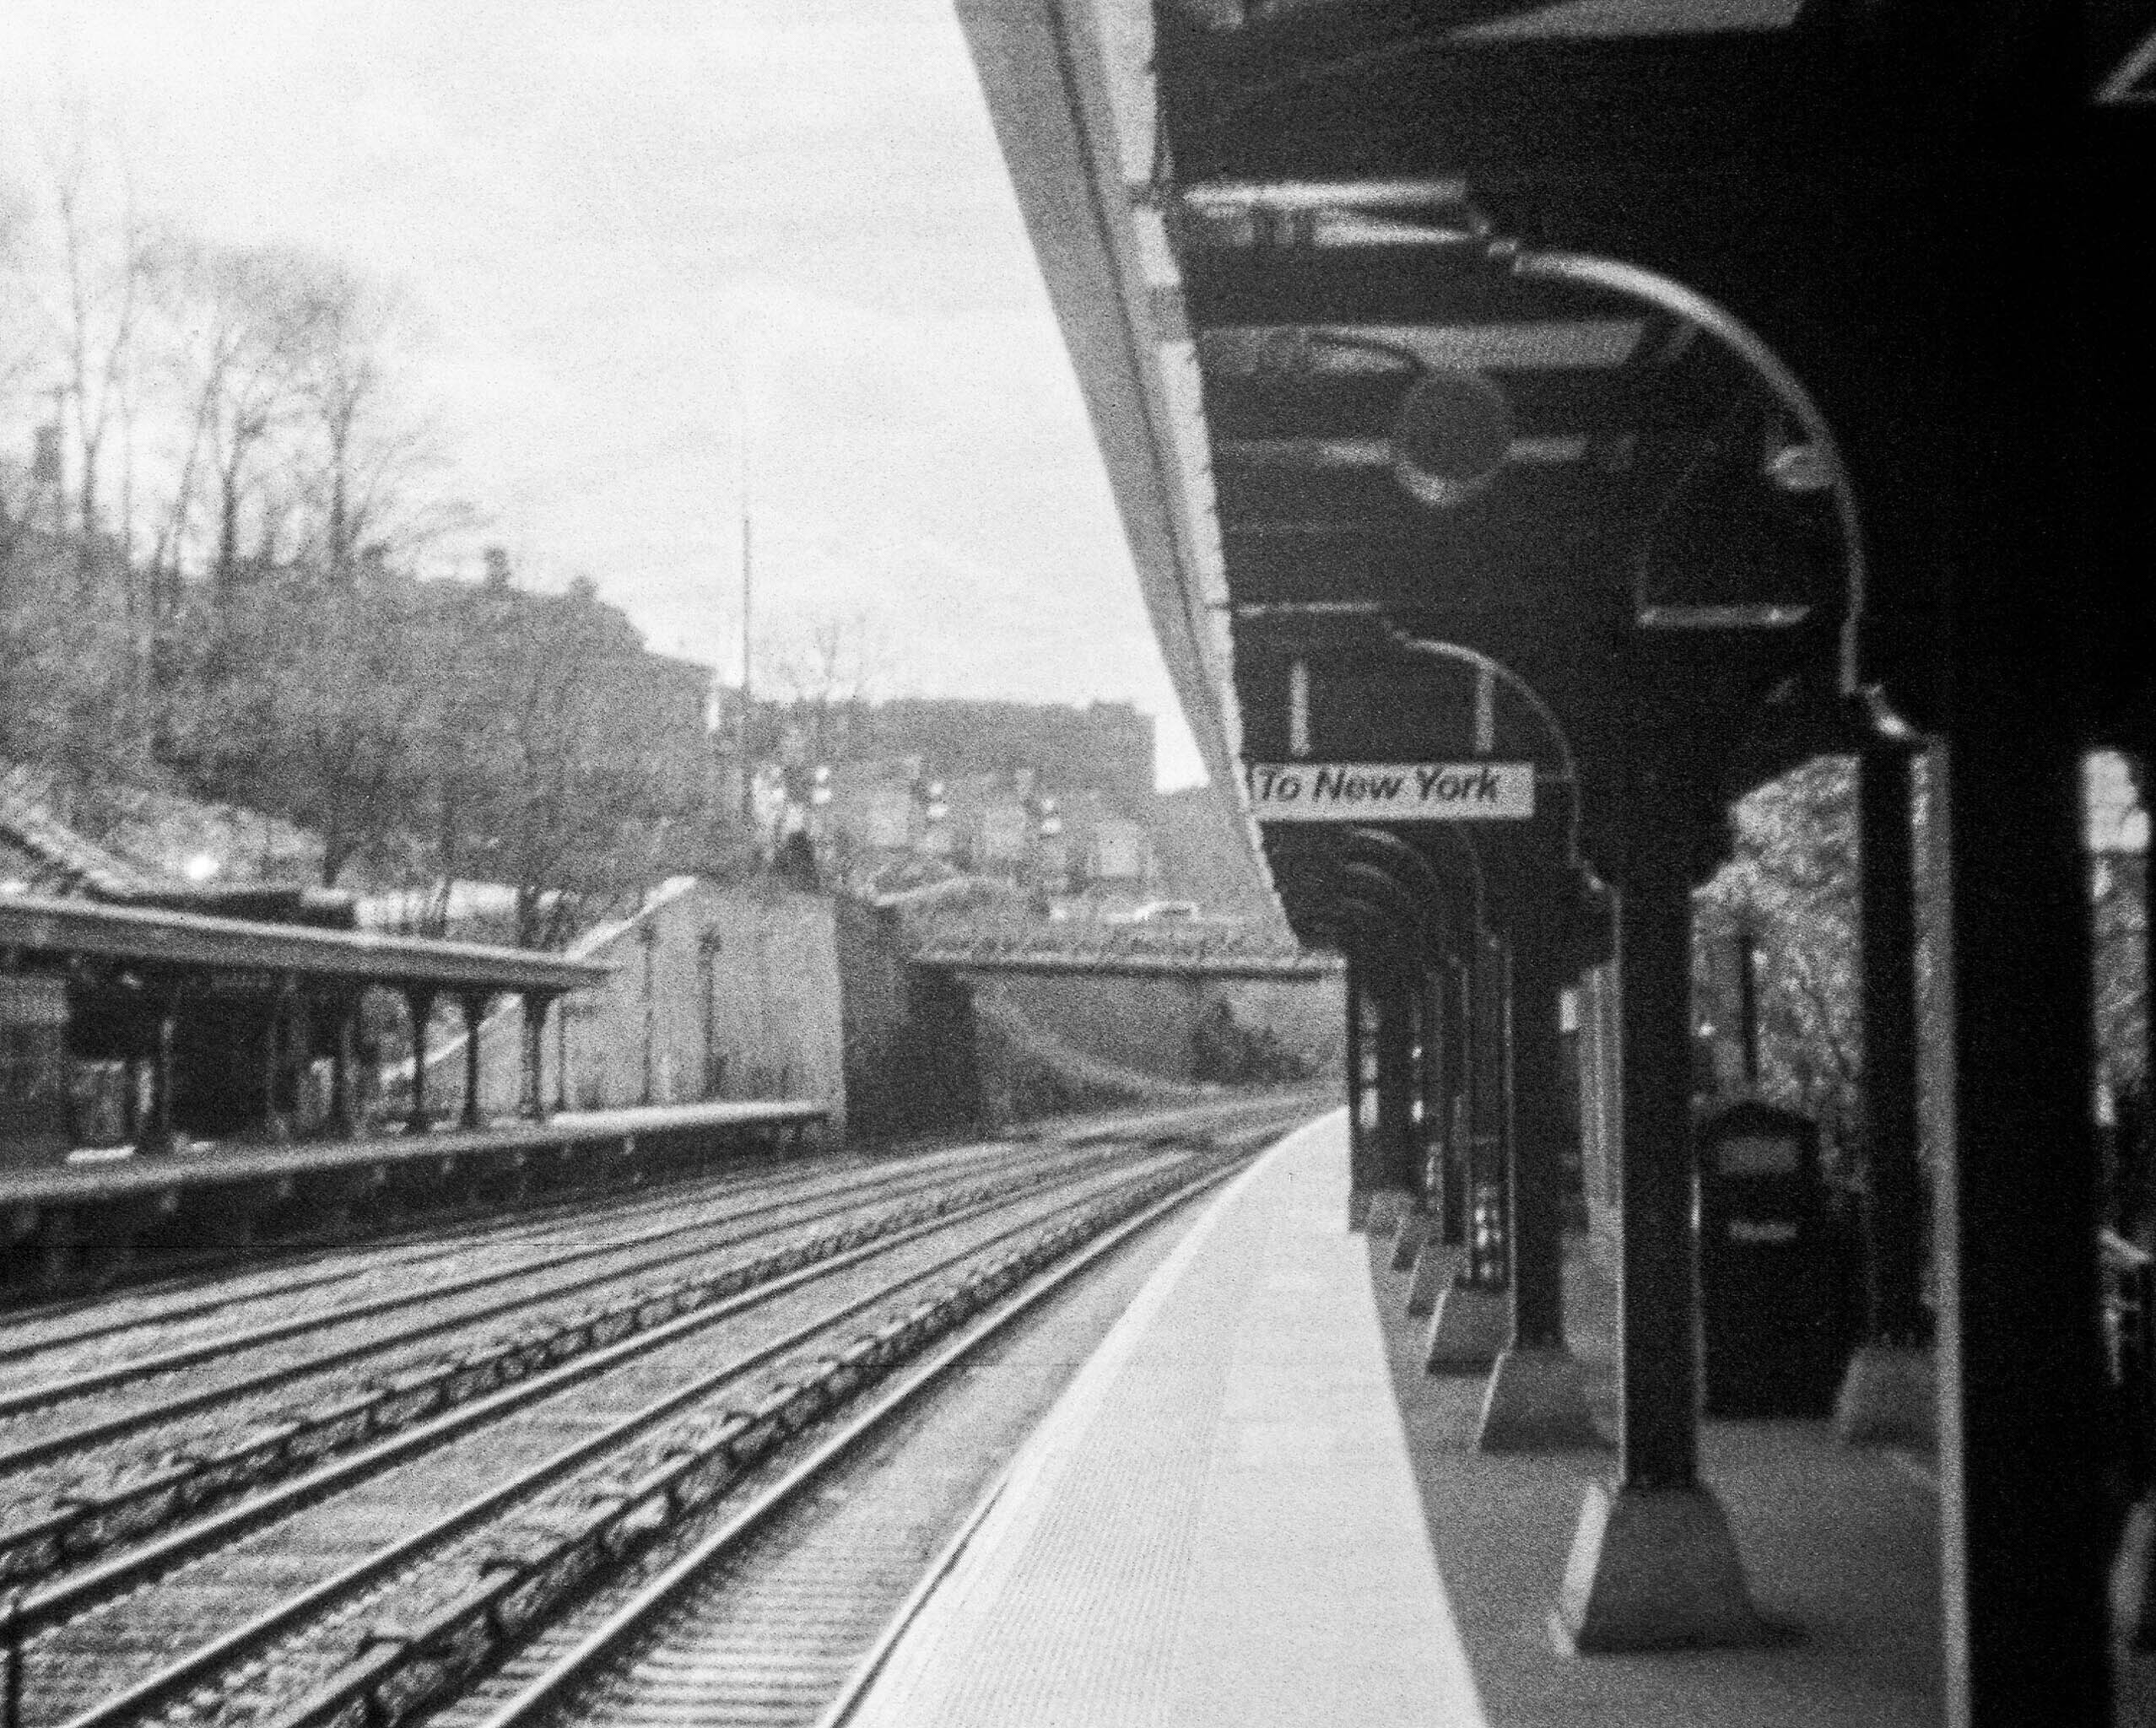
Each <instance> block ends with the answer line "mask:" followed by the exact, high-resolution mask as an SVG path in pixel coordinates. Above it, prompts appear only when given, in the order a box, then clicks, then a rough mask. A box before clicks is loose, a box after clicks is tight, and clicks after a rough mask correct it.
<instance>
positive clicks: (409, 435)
mask: <svg viewBox="0 0 2156 1728" xmlns="http://www.w3.org/2000/svg"><path fill="white" fill-rule="evenodd" d="M299 330H300V353H299V355H298V360H299V364H298V367H297V370H296V374H295V382H296V385H297V387H298V391H299V393H300V399H301V401H302V402H303V403H304V404H305V417H306V438H305V444H304V446H303V448H302V451H301V453H300V460H301V463H302V467H303V473H302V477H301V478H302V486H301V489H300V495H301V497H302V499H303V500H304V502H305V507H306V510H307V512H308V516H309V522H308V527H307V529H306V532H305V536H304V542H305V551H306V553H307V554H308V556H309V557H310V558H311V560H312V561H313V562H315V563H316V564H318V566H319V567H320V568H321V570H322V572H323V574H324V575H326V576H327V578H328V579H329V580H331V581H332V582H335V583H339V584H349V583H350V582H351V580H353V577H354V573H355V571H356V570H358V568H359V561H360V559H361V557H362V555H363V554H366V553H368V552H369V551H370V549H374V550H375V551H376V552H377V553H378V554H379V555H380V556H381V557H384V558H386V559H394V560H400V561H408V560H409V559H410V558H411V557H412V556H413V554H416V553H418V552H419V551H421V550H422V549H424V548H425V547H426V546H427V545H429V544H430V543H433V542H435V541H437V540H439V539H440V538H441V537H444V536H446V535H447V534H451V533H454V532H460V531H463V530H467V529H469V528H472V527H476V526H477V516H476V514H475V512H473V510H472V509H471V507H470V506H469V505H466V504H464V503H463V502H462V501H461V500H457V499H456V498H454V497H452V496H451V495H450V494H449V493H448V492H447V491H446V489H445V483H446V479H447V477H448V473H449V467H450V464H449V462H448V461H447V458H446V454H445V451H444V440H443V439H442V436H441V435H440V429H439V428H438V427H437V426H436V425H435V424H434V422H433V421H432V420H431V419H430V418H429V417H428V416H427V415H426V414H425V413H424V412H423V411H422V410H421V408H419V405H418V404H417V403H416V402H414V401H413V395H412V392H411V388H410V386H409V383H408V378H407V372H408V360H409V356H410V354H411V353H412V351H413V349H414V348H417V347H418V346H419V342H420V339H421V332H420V327H419V316H418V314H417V312H416V311H415V310H414V308H413V304H412V302H411V300H409V299H408V297H407V296H406V295H405V294H403V292H401V291H400V290H399V289H396V288H395V287H393V286H392V285H389V284H382V283H380V282H376V281H371V280H370V279H368V278H365V277H363V276H360V275H359V274H358V273H355V272H354V271H352V270H351V269H349V268H348V267H345V266H344V265H343V264H341V263H339V262H336V261H334V260H332V259H327V258H321V257H317V258H315V259H313V260H311V267H310V268H309V270H308V272H307V273H306V277H305V281H304V284H302V285H301V288H300V325H299Z"/></svg>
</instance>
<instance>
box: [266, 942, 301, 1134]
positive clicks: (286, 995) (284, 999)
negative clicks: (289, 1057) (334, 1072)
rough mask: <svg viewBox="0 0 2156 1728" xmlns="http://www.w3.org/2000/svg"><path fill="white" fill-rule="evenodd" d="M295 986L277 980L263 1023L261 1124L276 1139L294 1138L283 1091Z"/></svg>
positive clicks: (284, 980) (285, 980)
mask: <svg viewBox="0 0 2156 1728" xmlns="http://www.w3.org/2000/svg"><path fill="white" fill-rule="evenodd" d="M295 989H296V986H295V985H294V982H293V980H291V979H290V978H289V977H288V978H282V979H279V980H278V985H277V988H276V990H275V991H273V992H272V993H271V996H270V999H269V1013H268V1015H267V1018H266V1019H265V1020H264V1022H263V1025H262V1126H264V1127H265V1128H267V1130H268V1131H269V1137H270V1138H271V1139H273V1140H289V1139H290V1138H291V1137H292V1120H291V1118H290V1116H289V1115H287V1114H286V1112H285V1109H284V1073H285V1067H286V1062H285V1048H286V1045H287V1042H288V1036H289V1032H290V1030H291V1021H292V1008H293V998H294V992H295Z"/></svg>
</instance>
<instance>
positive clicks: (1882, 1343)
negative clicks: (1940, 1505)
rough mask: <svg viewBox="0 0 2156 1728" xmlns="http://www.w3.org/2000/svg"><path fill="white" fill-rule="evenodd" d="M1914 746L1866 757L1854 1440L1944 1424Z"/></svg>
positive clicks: (1851, 1384)
mask: <svg viewBox="0 0 2156 1728" xmlns="http://www.w3.org/2000/svg"><path fill="white" fill-rule="evenodd" d="M1911 791H1912V788H1911V786H1910V754H1909V752H1908V751H1907V749H1905V748H1902V747H1900V746H1899V745H1894V744H1888V743H1884V742H1881V743H1876V744H1874V745H1872V747H1871V748H1868V749H1867V750H1866V751H1865V752H1864V753H1863V755H1862V758H1861V759H1860V760H1859V763H1858V766H1857V793H1858V803H1857V856H1858V866H1859V869H1860V872H1861V875H1860V877H1859V893H1860V910H1861V928H1862V944H1863V947H1862V964H1863V985H1864V990H1863V1005H1864V1022H1863V1023H1864V1071H1863V1072H1864V1282H1865V1292H1864V1294H1865V1304H1864V1305H1865V1313H1864V1340H1863V1342H1862V1345H1861V1346H1860V1347H1858V1350H1857V1352H1856V1357H1855V1358H1854V1359H1853V1360H1852V1361H1851V1363H1850V1365H1849V1370H1848V1373H1847V1374H1846V1375H1845V1378H1844V1380H1843V1381H1842V1387H1841V1395H1840V1398H1839V1400H1838V1401H1837V1403H1836V1407H1835V1410H1834V1426H1835V1429H1836V1431H1837V1432H1838V1433H1839V1434H1840V1436H1841V1438H1842V1439H1845V1440H1847V1441H1850V1442H1851V1443H1853V1444H1887V1443H1897V1442H1898V1443H1902V1444H1922V1443H1925V1442H1926V1441H1928V1440H1929V1439H1931V1438H1932V1434H1933V1433H1934V1431H1935V1428H1936V1425H1937V1423H1936V1408H1935V1407H1936V1404H1937V1383H1936V1378H1935V1375H1934V1374H1933V1371H1932V1353H1931V1347H1930V1345H1931V1339H1930V1336H1929V1333H1930V1316H1929V1315H1927V1314H1926V1312H1925V1309H1924V1302H1923V1288H1922V1283H1923V1238H1924V1189H1923V1185H1924V1177H1923V1171H1922V1169H1921V1166H1920V1164H1919V1163H1918V1157H1917V1123H1916V859H1915V856H1914V852H1913V849H1912V843H1913V839H1914V836H1913V834H1912V831H1911V830H1912V823H1911V804H1910V794H1911Z"/></svg>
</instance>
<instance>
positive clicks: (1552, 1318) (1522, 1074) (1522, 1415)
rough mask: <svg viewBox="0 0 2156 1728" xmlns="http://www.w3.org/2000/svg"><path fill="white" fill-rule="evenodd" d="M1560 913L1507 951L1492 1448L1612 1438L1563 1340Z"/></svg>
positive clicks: (1485, 1424)
mask: <svg viewBox="0 0 2156 1728" xmlns="http://www.w3.org/2000/svg"><path fill="white" fill-rule="evenodd" d="M1561 926H1562V921H1561V920H1556V919H1552V920H1551V921H1549V922H1548V925H1547V926H1538V927H1530V928H1526V929H1523V930H1522V931H1521V932H1520V933H1519V935H1518V937H1517V938H1516V945H1515V946H1514V947H1512V948H1510V949H1509V950H1508V951H1507V954H1506V971H1507V974H1508V980H1507V982H1508V985H1509V989H1508V992H1507V993H1508V996H1509V997H1510V1002H1511V1005H1512V1007H1511V1014H1510V1024H1511V1039H1510V1064H1509V1066H1510V1093H1511V1096H1512V1099H1513V1125H1514V1126H1513V1134H1512V1144H1511V1174H1512V1180H1511V1229H1510V1232H1509V1236H1510V1250H1511V1278H1510V1282H1511V1300H1510V1309H1511V1312H1510V1316H1509V1318H1510V1339H1511V1342H1510V1343H1509V1344H1508V1345H1507V1346H1506V1347H1505V1350H1504V1351H1503V1353H1501V1354H1500V1355H1499V1357H1498V1358H1497V1361H1496V1363H1495V1364H1494V1368H1493V1369H1492V1371H1491V1374H1490V1380H1489V1387H1488V1389H1487V1390H1485V1392H1484V1394H1483V1412H1482V1422H1481V1424H1480V1427H1479V1428H1478V1431H1477V1434H1476V1437H1475V1444H1476V1445H1477V1447H1478V1449H1479V1450H1483V1451H1485V1452H1527V1451H1548V1450H1558V1449H1561V1448H1568V1447H1583V1446H1599V1445H1602V1444H1607V1442H1605V1441H1604V1439H1602V1434H1600V1432H1599V1431H1598V1430H1597V1428H1596V1427H1595V1425H1594V1418H1593V1415H1592V1413H1591V1410H1590V1408H1589V1406H1588V1402H1587V1394H1586V1380H1585V1377H1584V1375H1583V1374H1582V1373H1581V1368H1580V1364H1579V1363H1578V1362H1577V1360H1575V1358H1574V1357H1573V1356H1572V1354H1571V1353H1570V1352H1569V1351H1568V1350H1567V1349H1566V1348H1565V1347H1564V1213H1563V1205H1562V1196H1561V1193H1560V1185H1561V1181H1562V1175H1563V1170H1564V1146H1565V1139H1566V1134H1565V1111H1564V1098H1563V1096H1562V1094H1561V1093H1560V1091H1559V1086H1560V1084H1561V1082H1562V1080H1563V1073H1562V1069H1563V1066H1564V1064H1563V1061H1562V1053H1561V1048H1560V1045H1559V1034H1558V998H1559V996H1560V995H1561V994H1562V992H1563V991H1564V982H1565V977H1566V973H1567V961H1566V956H1565V953H1564V946H1563V939H1562V934H1561Z"/></svg>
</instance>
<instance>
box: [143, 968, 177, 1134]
mask: <svg viewBox="0 0 2156 1728" xmlns="http://www.w3.org/2000/svg"><path fill="white" fill-rule="evenodd" d="M179 1034H180V986H179V985H177V984H173V985H170V986H168V987H167V989H166V990H165V1000H164V1001H163V1002H161V1003H160V1004H159V1007H158V1012H157V1050H156V1054H155V1056H154V1057H153V1058H152V1061H151V1067H150V1100H149V1121H148V1122H147V1123H145V1124H144V1125H143V1133H142V1138H141V1139H140V1140H139V1141H138V1142H136V1145H137V1150H138V1151H140V1152H144V1153H165V1152H170V1151H171V1150H172V1139H173V1135H172V1076H173V1070H174V1067H175V1066H176V1065H175V1062H174V1054H175V1052H174V1046H175V1045H176V1044H177V1043H178V1041H179Z"/></svg>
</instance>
